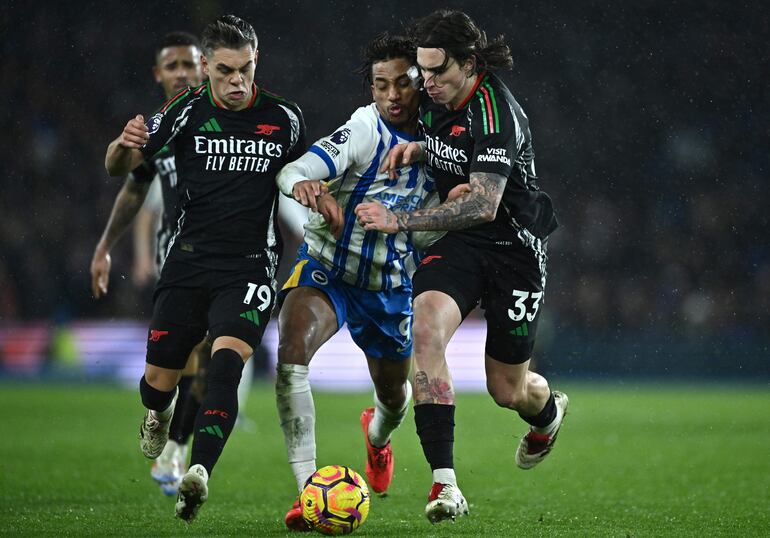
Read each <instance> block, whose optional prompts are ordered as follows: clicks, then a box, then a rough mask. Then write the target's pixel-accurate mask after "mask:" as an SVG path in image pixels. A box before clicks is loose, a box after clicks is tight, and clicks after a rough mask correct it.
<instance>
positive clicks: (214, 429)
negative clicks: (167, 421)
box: [190, 349, 243, 476]
mask: <svg viewBox="0 0 770 538" xmlns="http://www.w3.org/2000/svg"><path fill="white" fill-rule="evenodd" d="M242 370H243V360H242V359H241V356H240V355H239V354H238V353H236V352H235V351H233V350H232V349H220V350H218V351H217V352H216V353H214V354H213V355H212V357H211V363H209V367H208V375H207V380H208V387H207V391H206V396H205V397H204V398H203V402H201V407H200V409H199V410H198V415H197V416H196V418H195V432H194V437H193V445H192V455H191V456H190V466H191V467H192V466H193V465H196V464H201V465H203V466H204V467H205V468H206V471H208V473H209V476H211V472H212V470H213V469H214V465H215V464H216V462H217V460H218V459H219V456H220V454H222V450H223V449H224V448H225V443H226V442H227V438H228V437H230V433H231V432H232V431H233V426H234V425H235V419H236V418H237V417H238V383H239V382H240V380H241V372H242Z"/></svg>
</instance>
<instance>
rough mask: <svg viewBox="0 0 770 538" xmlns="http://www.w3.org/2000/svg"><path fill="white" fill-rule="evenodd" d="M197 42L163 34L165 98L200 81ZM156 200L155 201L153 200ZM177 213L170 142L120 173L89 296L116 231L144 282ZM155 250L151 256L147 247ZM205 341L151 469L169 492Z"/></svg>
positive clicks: (158, 76)
mask: <svg viewBox="0 0 770 538" xmlns="http://www.w3.org/2000/svg"><path fill="white" fill-rule="evenodd" d="M200 57H201V47H200V43H199V41H198V38H197V37H195V36H194V35H192V34H189V33H186V32H171V33H168V34H166V35H165V36H163V38H161V40H160V42H159V43H158V46H157V49H156V51H155V63H154V65H153V75H154V76H155V81H156V82H157V83H158V84H159V85H160V86H161V88H162V89H163V93H164V94H165V97H166V99H170V98H172V97H173V96H174V95H176V94H177V93H179V92H180V91H181V90H183V89H185V88H187V87H189V86H193V87H197V86H199V85H200V84H201V82H202V81H203V69H202V67H201V60H200ZM156 177H157V179H158V182H159V184H160V187H159V188H160V192H161V193H162V195H161V196H160V197H161V198H162V202H161V203H162V215H161V219H160V229H159V230H158V233H157V238H156V237H155V219H154V218H151V219H150V221H151V222H150V223H149V224H147V223H145V226H140V221H141V222H143V223H144V221H146V220H148V219H146V218H145V219H143V220H141V217H142V216H143V214H144V213H147V214H149V213H150V212H148V211H146V210H145V209H144V208H143V204H144V202H145V199H146V198H147V197H148V192H149V191H150V186H151V185H152V182H153V181H154V180H155V178H156ZM159 205H161V204H159ZM179 216H180V208H179V194H178V191H177V173H176V164H175V160H174V146H173V144H169V145H168V146H164V147H163V148H162V149H161V150H160V151H159V152H158V153H156V154H155V155H153V156H151V157H149V158H148V159H147V161H145V162H144V163H142V164H140V165H139V166H138V167H136V168H135V169H134V170H133V171H132V172H131V173H129V174H128V176H127V177H126V181H125V183H124V184H123V187H122V188H121V190H120V192H119V193H118V195H117V197H116V198H115V204H114V205H113V208H112V212H111V213H110V217H109V219H108V221H107V225H106V226H105V229H104V232H103V233H102V236H101V239H100V240H99V242H98V243H97V245H96V248H95V249H94V254H93V258H92V260H91V290H92V293H93V295H94V297H95V298H97V299H98V298H100V297H101V296H102V295H105V294H106V293H107V288H108V285H109V276H110V267H111V265H112V260H111V257H110V251H111V250H112V248H113V247H114V245H115V243H116V242H117V241H118V239H119V238H120V236H121V235H123V233H124V232H125V231H126V230H127V229H128V227H129V226H130V225H131V223H132V222H134V221H135V224H134V280H135V281H136V282H138V283H139V284H142V283H144V282H146V279H147V278H148V277H150V278H151V275H152V274H158V273H159V272H160V268H161V267H162V265H163V260H164V259H165V254H166V249H167V248H168V244H169V241H170V240H171V237H172V236H173V234H174V232H175V231H176V227H177V221H178V220H179ZM154 251H156V252H157V253H156V255H155V256H154V258H155V260H153V259H152V258H153V255H152V252H154ZM210 349H211V348H210V346H207V345H205V343H202V344H201V345H199V346H196V347H195V349H194V351H193V352H192V353H191V355H190V358H189V360H188V361H187V365H186V366H185V368H184V370H183V371H182V378H181V380H180V382H179V397H178V398H177V402H176V405H175V412H174V419H173V421H172V424H171V437H172V439H171V440H169V442H168V444H167V446H166V447H165V448H164V450H163V453H162V454H161V455H160V456H159V457H158V458H157V459H156V460H155V462H154V463H153V467H152V470H151V475H152V477H153V478H154V479H155V480H156V481H157V482H159V484H160V488H161V491H163V492H164V493H165V494H167V495H175V494H176V492H177V488H178V484H179V480H181V478H182V474H183V473H184V462H185V461H186V460H187V441H188V439H189V437H190V435H191V434H192V428H193V423H192V422H193V419H194V418H195V415H194V413H195V412H196V410H197V405H195V404H197V403H198V402H199V401H200V397H199V395H198V396H191V394H190V388H191V387H192V381H193V378H194V375H195V373H196V371H197V369H198V365H199V359H200V358H201V357H203V356H205V355H208V354H210ZM191 397H193V398H197V401H194V402H190V403H191V404H192V405H191V409H190V412H189V413H188V415H189V416H187V418H186V420H184V421H183V420H182V419H183V418H184V417H185V413H184V409H185V407H186V404H187V403H188V401H190V398H191Z"/></svg>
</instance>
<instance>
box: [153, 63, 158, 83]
mask: <svg viewBox="0 0 770 538" xmlns="http://www.w3.org/2000/svg"><path fill="white" fill-rule="evenodd" d="M152 74H153V75H154V76H155V82H156V83H157V84H160V68H159V67H158V66H157V65H153V66H152Z"/></svg>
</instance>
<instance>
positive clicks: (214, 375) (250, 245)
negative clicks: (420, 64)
mask: <svg viewBox="0 0 770 538" xmlns="http://www.w3.org/2000/svg"><path fill="white" fill-rule="evenodd" d="M202 49H203V56H202V62H203V68H204V73H205V74H207V75H208V77H209V81H208V83H206V84H204V85H202V86H200V87H198V88H195V89H187V90H184V91H182V92H180V93H179V94H177V95H176V96H174V97H173V98H172V99H171V100H170V101H168V102H167V103H166V104H165V105H164V106H163V107H162V108H161V110H160V111H159V112H158V113H157V114H155V115H153V116H152V117H151V118H149V120H148V121H147V122H146V123H145V121H144V118H143V117H142V116H137V117H135V118H134V119H132V120H130V121H129V122H128V123H127V124H126V127H125V128H124V129H123V132H122V134H121V135H120V136H119V137H118V138H117V139H116V140H114V141H113V142H112V143H111V144H110V146H109V147H108V149H107V155H106V157H105V164H106V167H107V170H108V172H109V173H110V174H111V175H120V174H124V173H126V172H128V171H129V170H132V169H134V168H135V167H136V166H137V165H138V164H139V163H140V162H142V160H143V159H146V158H149V157H150V156H152V155H155V153H157V152H158V151H159V150H160V149H161V148H162V147H164V146H165V145H167V144H168V143H171V142H173V143H174V145H175V148H176V166H177V174H178V176H179V182H180V185H182V187H183V196H182V216H181V217H180V219H179V228H178V232H177V234H176V235H175V237H174V238H173V239H172V241H171V245H170V247H169V250H168V257H167V259H166V262H165V264H164V265H163V269H162V271H161V275H160V281H159V282H158V285H157V288H156V291H155V298H154V307H153V316H152V321H151V325H150V330H149V339H148V344H147V364H146V366H145V374H144V376H143V377H142V379H141V380H140V394H141V397H142V403H143V404H144V405H145V407H146V408H147V409H148V411H147V413H146V415H145V418H144V420H143V421H142V425H141V430H140V433H141V435H140V447H141V449H142V452H143V453H144V454H145V456H147V457H149V458H156V457H157V456H158V455H159V454H160V453H161V452H162V450H163V447H164V446H165V444H166V442H167V440H168V432H169V423H170V421H171V418H172V416H173V411H174V406H173V404H174V399H175V398H176V393H177V382H178V380H179V373H180V371H181V369H182V368H183V367H184V365H185V362H186V359H187V355H188V354H189V352H190V350H191V349H192V348H193V346H195V345H196V344H197V343H198V342H200V341H201V339H202V338H203V336H204V335H205V334H206V330H207V329H208V332H209V337H210V339H211V340H212V355H211V359H210V363H209V366H208V372H207V375H206V384H207V387H206V395H205V397H204V399H203V402H202V403H201V406H200V410H199V411H198V414H197V416H196V419H195V427H194V438H193V444H192V450H191V456H190V468H189V470H188V471H187V473H186V474H185V475H184V477H183V478H182V481H181V483H180V486H179V496H178V500H177V503H176V514H177V516H178V517H180V518H181V519H184V520H186V521H188V522H189V521H192V520H193V519H194V518H195V517H196V515H197V513H198V510H199V508H200V506H201V505H202V504H203V503H204V502H205V501H206V500H207V499H208V481H209V477H210V476H211V473H212V471H213V468H214V466H215V465H216V462H217V460H218V459H219V456H220V454H221V453H222V450H223V449H224V446H225V444H226V442H227V439H228V438H229V436H230V434H231V432H232V430H233V426H234V422H235V419H236V417H237V415H238V399H237V389H238V383H239V381H240V378H241V373H242V370H243V365H244V362H245V361H247V360H248V359H249V357H250V356H251V355H252V353H253V350H254V348H255V347H256V346H257V345H259V343H260V341H261V339H262V335H263V334H264V330H265V326H266V325H267V323H268V321H269V319H270V313H271V311H272V307H273V304H274V299H275V279H274V276H275V271H276V268H277V266H278V261H279V257H280V254H281V247H282V242H281V238H280V234H279V233H278V228H277V222H276V218H277V208H278V197H277V194H278V190H277V187H276V183H275V175H276V174H277V173H278V171H279V170H280V169H281V168H282V167H283V166H284V165H285V164H286V163H288V162H290V161H292V160H295V159H296V158H298V157H299V156H300V155H302V153H303V152H304V150H305V147H304V146H305V145H304V121H303V119H302V115H301V113H300V111H299V108H298V107H297V106H296V105H295V104H294V103H291V102H290V101H287V100H285V99H283V98H281V97H278V96H276V95H274V94H272V93H270V92H268V91H266V90H265V89H263V88H260V87H259V86H257V85H256V84H255V83H254V72H255V69H256V65H257V59H258V52H257V36H256V33H255V32H254V28H253V27H252V26H251V25H250V24H249V23H247V22H245V21H243V20H242V19H240V18H238V17H236V16H233V15H225V16H223V17H220V18H219V19H217V20H216V21H215V22H213V23H211V24H209V25H208V26H207V27H206V28H205V29H204V31H203V38H202Z"/></svg>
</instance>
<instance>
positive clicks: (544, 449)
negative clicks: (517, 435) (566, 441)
mask: <svg viewBox="0 0 770 538" xmlns="http://www.w3.org/2000/svg"><path fill="white" fill-rule="evenodd" d="M553 398H554V401H555V403H556V408H557V409H556V418H557V420H558V424H557V425H556V428H555V429H554V430H553V432H551V433H550V434H547V433H537V432H536V431H535V430H534V429H533V428H532V427H530V429H529V432H527V435H525V436H524V437H522V439H521V442H520V443H519V447H518V448H517V449H516V465H518V466H519V467H521V468H522V469H531V468H532V467H534V466H535V465H537V464H538V463H540V462H541V461H543V460H544V459H545V457H546V456H547V455H548V454H549V453H550V452H551V450H552V449H553V445H554V443H555V442H556V436H557V435H558V434H559V430H560V429H561V425H562V424H563V423H564V417H565V416H566V415H567V406H568V405H569V398H567V395H566V394H564V393H563V392H559V391H558V390H555V391H553Z"/></svg>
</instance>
